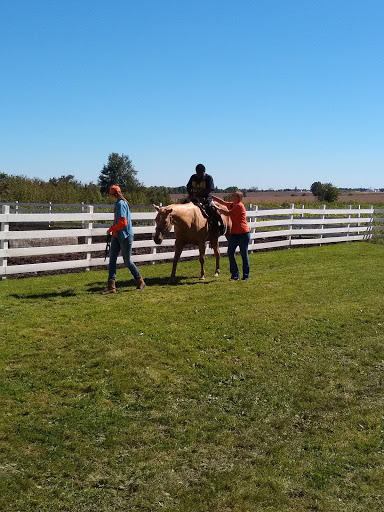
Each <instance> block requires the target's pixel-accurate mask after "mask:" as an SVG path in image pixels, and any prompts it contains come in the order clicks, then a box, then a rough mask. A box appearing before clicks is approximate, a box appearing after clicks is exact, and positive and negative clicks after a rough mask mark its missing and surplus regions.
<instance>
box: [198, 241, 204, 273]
mask: <svg viewBox="0 0 384 512" xmlns="http://www.w3.org/2000/svg"><path fill="white" fill-rule="evenodd" d="M199 253H200V256H199V261H200V268H201V270H200V280H201V281H204V279H205V269H204V263H205V242H203V243H202V244H200V245H199Z"/></svg>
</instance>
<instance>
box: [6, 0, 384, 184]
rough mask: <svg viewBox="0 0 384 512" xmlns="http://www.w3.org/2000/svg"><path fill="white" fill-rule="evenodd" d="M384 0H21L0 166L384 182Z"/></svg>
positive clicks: (79, 175)
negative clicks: (123, 165) (118, 160)
mask: <svg viewBox="0 0 384 512" xmlns="http://www.w3.org/2000/svg"><path fill="white" fill-rule="evenodd" d="M383 27H384V1H382V0H232V1H229V0H183V1H182V0H135V1H133V0H108V1H106V0H103V1H101V0H65V1H59V0H30V1H27V0H24V1H21V0H9V1H6V2H2V5H1V7H0V55H1V81H0V98H1V100H0V101H1V124H0V126H1V127H0V130H1V132H0V172H6V173H7V174H20V175H25V176H28V177H38V178H41V179H44V180H48V179H49V178H51V177H59V176H61V175H63V174H65V175H67V174H74V175H75V177H76V179H78V180H79V181H82V182H83V183H89V182H95V183H96V182H97V179H98V176H99V173H100V170H101V169H102V167H103V165H104V164H106V163H107V161H108V155H109V154H110V153H112V152H116V153H119V154H122V153H124V154H126V155H128V156H129V157H130V158H131V160H132V162H133V165H134V167H135V169H136V170H137V171H138V175H137V177H138V179H139V180H140V181H142V182H143V183H144V184H145V185H147V186H150V185H165V186H179V185H183V184H185V183H186V182H187V181H188V178H189V176H190V175H191V174H192V172H193V171H194V167H195V165H196V164H197V163H203V164H205V166H206V168H207V172H210V173H211V174H212V175H213V177H214V180H215V184H216V186H217V187H220V188H225V187H228V186H237V187H258V188H260V189H264V188H289V187H299V188H309V187H310V185H311V184H312V183H313V182H314V181H321V182H332V183H333V184H334V185H335V186H339V187H341V186H345V187H374V188H376V187H384V173H383V171H384V99H383V97H384V29H383Z"/></svg>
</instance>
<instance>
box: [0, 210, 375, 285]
mask: <svg viewBox="0 0 384 512" xmlns="http://www.w3.org/2000/svg"><path fill="white" fill-rule="evenodd" d="M21 206H23V208H21ZM44 208H45V213H36V211H44ZM58 208H60V209H61V210H62V211H57V209H58ZM96 208H97V209H98V210H99V211H97V212H95V209H96ZM102 208H104V209H106V208H109V211H100V209H102ZM112 208H113V206H111V205H97V206H92V205H41V204H40V205H26V204H22V205H20V204H17V208H16V205H15V203H13V204H9V203H8V204H2V205H1V213H0V223H1V230H0V279H4V278H5V277H6V276H9V275H14V274H28V273H36V272H48V271H54V270H68V269H79V268H82V269H85V270H89V269H91V268H92V267H103V266H106V265H108V259H107V260H105V259H104V254H103V253H104V250H105V243H106V242H105V238H104V237H105V234H106V230H107V228H108V227H109V226H110V225H111V224H112V222H113V212H112ZM55 209H56V211H55ZM63 209H66V210H63ZM133 209H134V210H137V209H140V207H137V208H136V207H133ZM26 212H27V213H26ZM380 214H381V215H383V214H384V210H377V209H374V208H373V207H371V208H368V209H363V208H360V207H358V208H352V207H349V208H348V209H327V208H326V207H325V206H323V208H322V209H315V208H304V207H301V208H295V205H294V204H292V205H291V207H290V208H277V209H262V208H258V207H257V206H255V207H252V206H249V207H248V210H247V218H248V223H249V227H250V230H251V244H250V245H249V251H250V252H253V251H258V250H265V249H275V248H281V247H293V246H299V245H305V246H308V245H314V244H316V245H320V244H329V243H335V242H352V241H359V240H364V239H369V238H372V237H375V238H384V225H382V223H384V218H381V217H380ZM155 216H156V212H155V211H145V212H143V211H141V212H137V211H136V212H132V222H133V226H134V232H135V236H136V238H135V241H134V243H133V260H134V261H135V262H136V263H144V262H152V263H155V262H156V261H159V260H161V261H166V260H171V259H172V258H173V245H174V238H166V239H164V241H163V243H162V245H161V246H157V245H156V244H155V243H154V242H153V234H154V232H155V226H154V219H155ZM225 242H226V239H225V237H224V236H223V237H221V238H220V245H221V253H222V254H225V253H226V252H227V247H226V245H225ZM212 253H213V251H212V250H211V249H210V248H209V247H207V254H212ZM182 256H183V257H184V258H186V257H188V258H190V257H195V256H198V250H197V249H191V248H187V250H185V251H184V252H183V254H182ZM41 259H45V260H46V261H43V262H40V261H39V260H41ZM47 260H48V261H47ZM118 263H122V258H121V257H120V258H119V260H118Z"/></svg>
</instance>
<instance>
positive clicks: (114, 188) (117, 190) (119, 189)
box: [109, 185, 121, 196]
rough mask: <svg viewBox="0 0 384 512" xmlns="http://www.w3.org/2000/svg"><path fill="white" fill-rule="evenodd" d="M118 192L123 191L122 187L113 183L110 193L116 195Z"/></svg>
mask: <svg viewBox="0 0 384 512" xmlns="http://www.w3.org/2000/svg"><path fill="white" fill-rule="evenodd" d="M116 192H120V193H121V188H120V187H119V185H112V187H111V188H110V189H109V195H111V196H115V195H116Z"/></svg>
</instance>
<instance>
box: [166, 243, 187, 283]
mask: <svg viewBox="0 0 384 512" xmlns="http://www.w3.org/2000/svg"><path fill="white" fill-rule="evenodd" d="M183 248H184V244H183V243H180V242H179V243H177V242H175V255H174V257H173V265H172V272H171V277H170V278H169V283H170V284H172V283H173V282H174V281H175V276H176V267H177V263H178V261H179V259H180V256H181V253H182V252H183Z"/></svg>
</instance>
